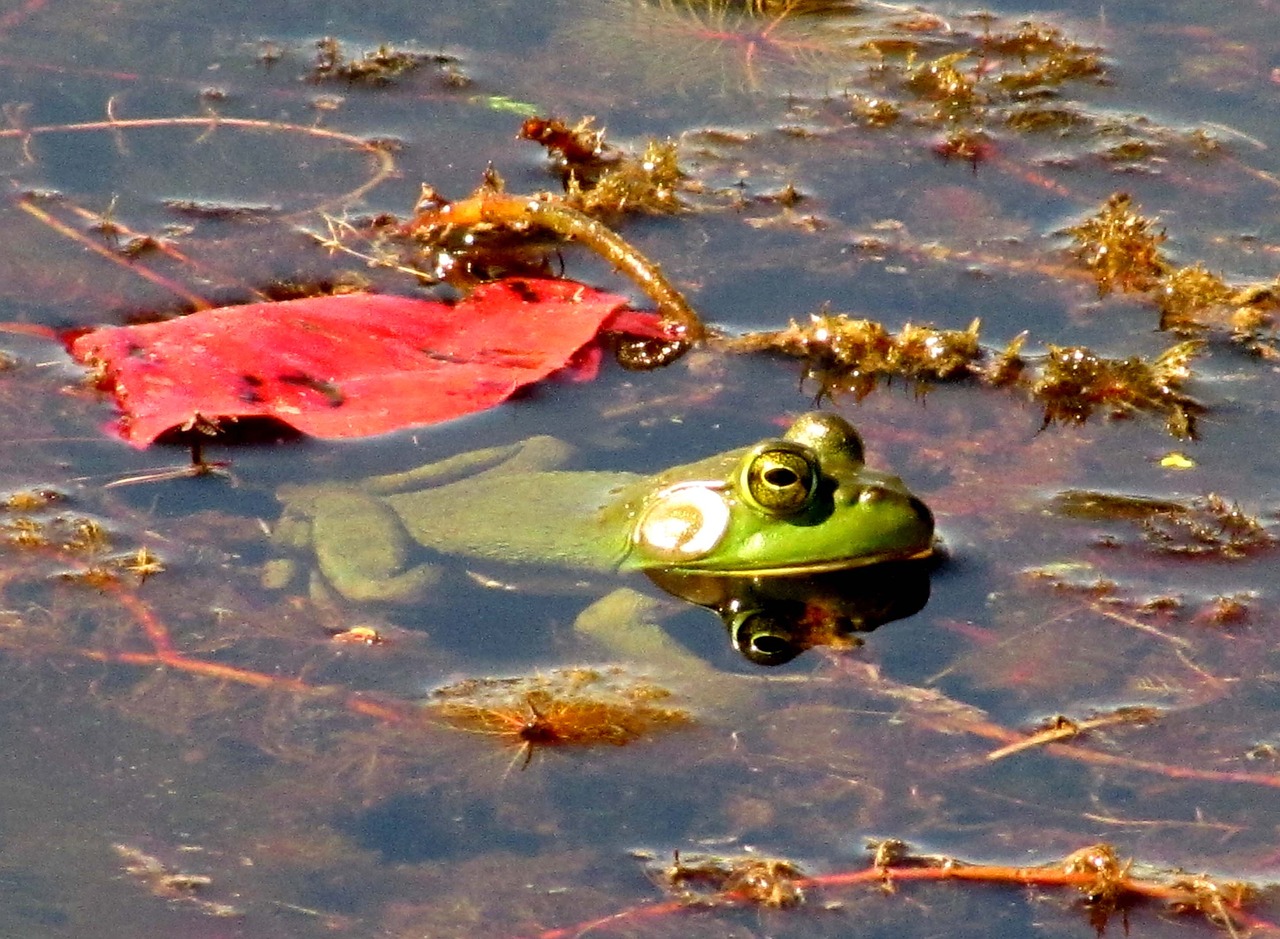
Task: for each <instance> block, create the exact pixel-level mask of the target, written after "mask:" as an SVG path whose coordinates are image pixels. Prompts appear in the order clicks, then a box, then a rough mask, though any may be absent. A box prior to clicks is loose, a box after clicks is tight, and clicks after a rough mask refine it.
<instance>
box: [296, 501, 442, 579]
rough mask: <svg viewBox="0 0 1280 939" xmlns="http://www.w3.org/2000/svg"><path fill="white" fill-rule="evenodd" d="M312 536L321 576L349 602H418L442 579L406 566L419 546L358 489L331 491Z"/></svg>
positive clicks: (436, 572)
mask: <svg viewBox="0 0 1280 939" xmlns="http://www.w3.org/2000/svg"><path fill="white" fill-rule="evenodd" d="M311 536H312V537H311V540H312V545H313V547H314V549H315V554H316V563H317V564H318V566H319V568H320V572H321V573H322V574H323V575H324V577H325V579H326V580H327V581H328V583H329V585H330V586H331V587H332V588H333V589H334V590H336V591H337V592H338V593H340V594H342V596H344V597H346V598H347V599H348V600H379V601H391V602H397V603H408V602H412V601H415V600H420V599H422V598H423V597H425V596H426V595H427V594H428V593H429V592H430V591H431V589H432V588H434V587H435V586H436V585H437V584H438V583H439V582H440V579H441V576H442V572H441V570H440V569H439V568H437V567H433V566H432V565H430V564H419V565H417V566H415V567H408V564H409V560H410V558H411V557H412V556H413V553H414V552H415V551H416V550H417V545H416V544H415V543H414V542H413V540H412V539H410V537H409V535H408V533H407V532H405V530H404V526H403V525H402V524H401V521H400V517H399V516H398V515H396V513H395V512H394V511H392V509H391V508H390V506H388V505H387V504H386V503H384V502H383V501H382V500H381V499H378V498H377V497H375V496H372V495H370V494H368V493H366V492H362V491H360V490H356V489H352V490H337V491H331V492H329V493H328V494H327V495H326V496H325V500H324V505H323V507H322V508H319V510H318V511H317V512H316V513H315V515H314V516H313V518H312V520H311Z"/></svg>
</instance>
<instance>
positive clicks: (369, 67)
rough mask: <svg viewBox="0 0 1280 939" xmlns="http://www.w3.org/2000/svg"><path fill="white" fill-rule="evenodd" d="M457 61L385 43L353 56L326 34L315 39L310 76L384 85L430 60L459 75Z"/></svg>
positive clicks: (358, 83) (313, 78) (310, 77)
mask: <svg viewBox="0 0 1280 939" xmlns="http://www.w3.org/2000/svg"><path fill="white" fill-rule="evenodd" d="M457 63H458V60H457V59H456V58H454V57H453V56H448V55H442V54H439V53H436V54H428V53H424V52H413V51H409V50H406V49H396V48H394V47H392V46H389V45H387V44H386V43H383V44H382V45H380V46H378V48H377V49H373V50H371V51H369V52H365V53H364V54H363V55H360V56H358V57H356V58H352V57H351V56H349V55H348V54H347V53H346V52H345V51H344V50H343V48H342V44H341V43H340V42H339V41H338V40H337V39H335V38H333V37H332V36H326V37H324V38H323V39H318V40H316V58H315V63H314V64H313V65H312V67H311V72H310V74H309V75H308V76H307V77H308V80H310V81H312V82H316V83H319V82H327V81H341V82H346V83H347V84H351V85H374V86H383V85H389V84H391V83H392V82H393V81H395V79H397V78H399V77H400V76H401V75H404V74H406V73H408V72H412V71H415V70H416V69H419V68H421V67H422V66H424V65H428V64H433V65H437V66H442V67H443V66H448V67H449V68H450V69H451V74H452V75H459V74H460V73H458V72H457Z"/></svg>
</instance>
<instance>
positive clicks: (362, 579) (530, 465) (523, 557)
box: [271, 411, 935, 645]
mask: <svg viewBox="0 0 1280 939" xmlns="http://www.w3.org/2000/svg"><path fill="white" fill-rule="evenodd" d="M571 457H572V448H571V447H570V446H569V445H568V444H566V443H564V442H563V441H561V440H559V439H558V438H555V437H550V436H538V437H530V438H528V439H526V440H523V441H520V442H518V443H514V444H510V445H506V446H497V447H487V448H483V449H479V450H475V451H471V452H467V453H462V454H458V455H456V456H453V457H449V458H447V459H444V460H440V461H437V462H433V463H429V464H426V465H424V466H420V467H418V468H416V469H411V470H408V471H405V472H399V473H391V474H387V475H381V476H375V477H373V478H370V479H366V480H362V481H358V482H352V483H321V484H306V485H290V486H284V487H282V488H281V489H280V490H279V492H278V493H277V495H278V498H279V499H280V500H281V501H282V502H283V504H284V511H283V513H282V516H281V520H280V522H279V524H278V525H277V527H276V530H275V535H274V537H275V540H276V541H277V542H279V543H281V544H284V545H287V546H290V547H292V548H294V549H296V550H301V551H304V552H310V553H312V554H313V555H314V557H315V561H316V565H315V570H314V571H313V574H312V592H313V595H317V596H331V594H332V593H336V594H338V595H340V596H341V597H343V598H345V599H346V600H349V601H359V602H366V601H376V602H386V603H392V604H407V603H420V602H423V601H424V600H426V599H427V598H428V597H429V596H430V595H431V593H432V591H434V590H438V589H439V588H440V585H441V582H442V578H443V577H444V572H445V565H442V564H440V563H432V562H431V560H429V559H425V560H424V559H421V558H420V557H419V556H420V555H431V554H434V555H436V556H438V557H445V558H452V559H455V560H457V561H459V562H461V563H462V564H463V565H464V566H465V567H467V568H468V570H471V569H472V568H484V567H494V566H496V567H499V568H501V569H503V570H505V571H513V570H515V571H525V572H532V571H541V572H546V571H547V570H553V571H557V572H560V576H559V581H560V582H561V583H566V582H567V583H573V584H577V583H579V582H580V581H579V578H587V582H590V581H591V580H592V579H595V578H599V577H601V576H605V577H607V576H617V575H620V574H623V573H626V572H630V571H639V572H642V573H645V574H648V575H649V576H650V579H651V580H653V581H654V582H655V583H658V584H659V586H661V587H662V588H663V589H664V590H665V591H667V592H668V593H670V594H673V595H675V596H677V597H684V598H686V599H692V600H693V602H698V600H697V594H698V593H699V591H700V590H701V589H702V588H700V587H697V586H695V585H698V584H703V583H706V582H707V581H708V580H710V581H713V582H727V581H735V582H736V581H744V582H749V583H751V584H753V585H755V587H754V588H753V589H755V590H756V592H759V585H760V584H768V583H769V582H770V581H772V580H775V579H779V580H780V579H788V580H794V579H795V578H797V577H808V576H811V575H824V574H829V573H831V572H838V571H846V570H850V569H861V568H869V567H872V566H875V565H888V564H890V563H891V562H895V563H896V562H904V561H915V560H920V559H924V558H927V557H929V556H930V555H932V554H933V552H934V547H935V545H934V518H933V514H932V512H931V511H930V510H929V508H928V506H926V505H925V503H924V502H923V501H922V500H921V499H920V498H918V497H917V496H916V495H915V494H914V493H912V492H911V490H910V489H909V488H908V487H907V486H906V484H905V483H903V481H902V480H901V479H900V478H899V477H897V476H895V475H892V474H890V473H887V472H883V471H879V470H875V469H871V468H869V467H868V466H867V465H866V463H865V459H864V446H863V442H862V438H861V437H860V436H859V434H858V432H857V430H856V429H855V428H854V427H853V425H852V424H850V423H849V422H848V421H847V420H845V419H844V418H843V417H841V416H839V415H837V414H834V413H830V412H824V411H814V412H810V413H807V414H804V415H801V416H800V417H798V418H797V419H796V420H794V421H793V422H792V423H791V425H790V426H789V427H788V428H787V430H786V431H785V432H784V433H783V434H782V435H781V436H779V437H770V438H767V439H765V440H762V441H760V442H758V443H756V444H754V445H751V446H747V447H740V448H737V449H733V450H729V451H727V452H724V453H719V454H716V455H713V456H709V457H706V458H703V459H699V460H696V461H694V462H690V463H685V464H682V465H678V466H674V467H671V468H669V469H666V470H663V471H661V472H658V473H656V474H652V475H645V474H639V473H631V472H612V471H596V470H571V469H565V468H564V467H565V466H566V464H567V463H568V462H569V461H570V459H571ZM564 572H571V576H568V577H565V576H564ZM271 579H272V580H273V581H275V582H276V585H279V584H280V582H281V581H283V580H284V579H287V578H286V577H285V576H284V575H281V574H279V573H277V574H275V575H273V576H272V578H271ZM682 579H688V584H689V589H688V590H687V591H685V590H681V589H680V584H679V583H678V582H679V581H681V580H682ZM673 581H675V582H676V583H675V584H674V586H673V583H672V582H673ZM623 589H628V590H629V589H630V588H623ZM718 594H720V595H723V594H724V591H723V590H720V591H718ZM707 605H710V604H707ZM642 606H643V605H642V604H639V603H638V602H637V601H636V600H635V598H634V597H631V596H628V595H618V596H613V597H608V596H606V597H605V598H603V599H602V601H601V602H598V603H596V604H593V605H592V606H591V607H589V608H588V609H587V610H585V611H584V612H583V614H582V615H580V616H579V619H578V624H577V625H578V628H579V629H581V630H583V631H585V632H588V633H591V632H593V630H594V631H596V632H598V631H599V629H598V627H599V624H600V622H601V621H602V620H607V621H610V622H616V621H617V619H618V618H619V616H620V615H622V616H623V618H626V616H627V615H639V616H640V617H641V618H643V616H644V609H642ZM624 608H625V609H626V610H627V611H629V612H628V613H627V614H626V615H624V614H620V613H619V610H623V609H624ZM734 615H735V616H738V617H739V618H741V611H735V614H734ZM593 624H594V625H593ZM620 632H622V633H623V635H624V636H625V630H622V631H620ZM631 638H632V639H634V638H635V637H634V636H632V637H631ZM624 644H626V643H624ZM631 645H635V643H634V642H632V643H631Z"/></svg>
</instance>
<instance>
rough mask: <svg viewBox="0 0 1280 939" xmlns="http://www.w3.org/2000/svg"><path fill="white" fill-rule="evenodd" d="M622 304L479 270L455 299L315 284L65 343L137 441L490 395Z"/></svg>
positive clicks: (298, 424) (332, 430)
mask: <svg viewBox="0 0 1280 939" xmlns="http://www.w3.org/2000/svg"><path fill="white" fill-rule="evenodd" d="M625 304H626V300H625V299H624V298H622V297H618V296H614V295H612V294H607V293H603V292H601V291H598V290H594V289H593V288H591V287H585V286H583V285H581V284H575V283H573V282H571V281H563V280H511V281H501V282H499V283H494V284H486V285H484V286H481V287H478V288H476V290H475V292H474V293H473V294H472V295H471V296H470V297H468V298H467V299H465V300H463V301H461V302H459V303H457V304H455V305H452V306H450V305H448V304H444V303H436V302H432V301H428V300H414V299H408V298H405V297H394V296H381V295H375V294H351V295H344V296H333V297H314V298H310V299H306V300H291V301H287V302H281V303H254V304H250V305H248V306H238V307H223V308H221V309H217V310H206V311H202V312H199V313H192V314H191V315H190V316H184V317H181V318H179V319H173V320H168V321H167V322H163V323H151V324H147V325H144V326H119V327H108V328H104V329H98V330H95V331H93V332H91V333H86V334H84V335H83V336H80V337H79V338H78V339H76V340H75V341H74V342H72V343H71V354H72V355H73V356H75V358H76V359H78V360H79V361H81V362H84V363H85V364H87V365H90V366H92V367H94V368H97V369H99V370H100V371H101V373H102V381H103V383H104V384H106V385H107V386H108V387H111V388H112V390H113V391H114V392H115V396H116V402H117V404H118V405H119V407H120V410H121V412H122V414H121V417H120V418H119V420H118V421H117V423H116V425H115V430H116V432H117V433H119V434H120V436H122V437H124V439H125V440H127V441H129V443H131V444H133V445H134V446H136V447H145V446H146V445H147V444H149V443H151V442H152V441H153V440H155V438H156V437H158V436H159V435H160V434H161V433H163V432H164V431H166V430H170V429H172V428H178V427H182V426H184V425H186V424H188V423H190V422H191V421H192V420H193V419H194V418H196V417H197V416H198V417H202V418H206V419H217V418H239V417H273V418H276V419H277V420H280V421H283V422H284V423H286V424H288V425H290V426H292V427H294V428H296V429H297V430H300V431H302V432H304V433H308V434H312V435H314V436H317V437H359V436H365V435H369V434H381V433H386V432H387V431H391V430H397V429H399V428H402V427H410V426H414V425H422V424H434V423H438V422H440V421H446V420H449V419H451V418H455V417H461V416H462V415H464V414H470V413H472V412H475V411H480V410H483V409H485V408H489V407H492V406H493V405H495V404H498V403H500V402H501V401H504V400H505V399H506V398H508V397H510V396H511V394H512V393H513V392H515V391H516V390H517V389H519V388H521V387H523V386H524V385H527V384H529V383H531V382H535V381H538V380H539V379H541V378H545V377H546V376H547V375H549V374H551V373H552V372H554V371H556V370H557V369H559V368H561V367H563V366H564V365H565V364H566V363H568V362H569V361H570V360H571V359H572V357H573V355H574V353H576V352H577V351H578V350H579V349H581V348H582V347H583V346H585V345H586V344H587V343H589V342H590V341H591V340H592V338H593V337H594V336H595V335H596V333H597V331H599V330H600V328H601V326H602V325H603V324H605V323H606V321H608V320H609V319H610V317H611V316H612V315H613V314H614V313H616V312H618V311H619V310H621V309H622V307H623V306H625ZM653 320H656V317H654V318H653ZM653 320H651V321H650V322H651V323H652V321H653ZM628 325H630V324H628ZM633 328H634V327H633Z"/></svg>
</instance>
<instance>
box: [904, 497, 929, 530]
mask: <svg viewBox="0 0 1280 939" xmlns="http://www.w3.org/2000/svg"><path fill="white" fill-rule="evenodd" d="M907 507H908V508H909V509H910V510H911V511H912V512H914V513H915V516H916V518H917V519H918V520H919V522H920V524H921V525H922V526H924V527H926V528H928V529H929V530H930V531H933V512H932V511H930V509H929V507H928V506H927V505H925V504H924V502H923V501H921V500H920V499H917V498H916V497H915V496H908V497H907Z"/></svg>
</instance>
